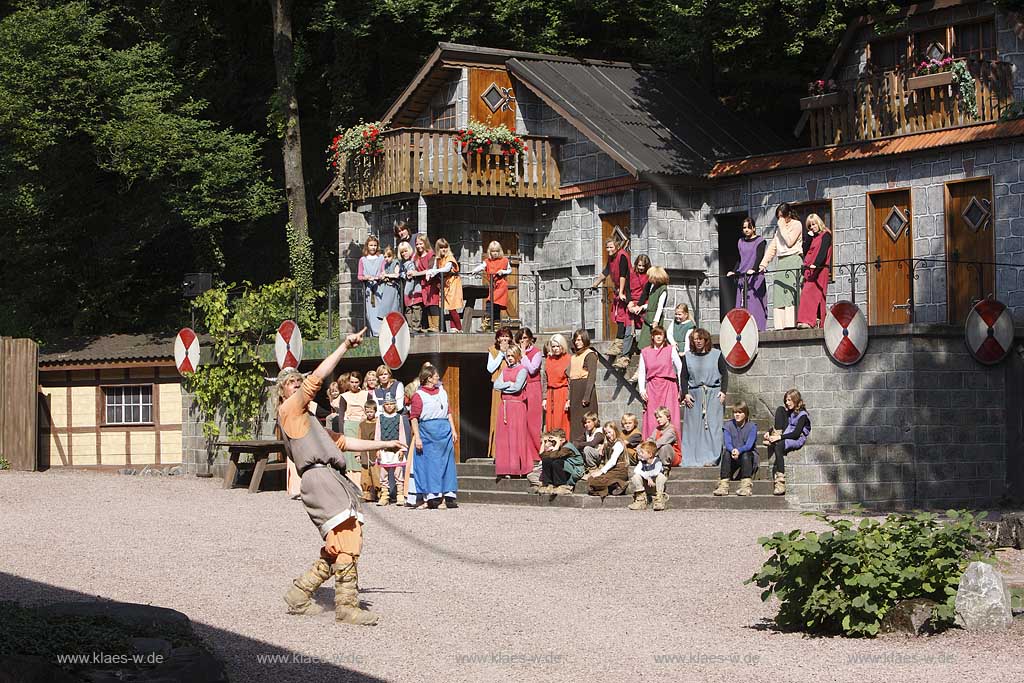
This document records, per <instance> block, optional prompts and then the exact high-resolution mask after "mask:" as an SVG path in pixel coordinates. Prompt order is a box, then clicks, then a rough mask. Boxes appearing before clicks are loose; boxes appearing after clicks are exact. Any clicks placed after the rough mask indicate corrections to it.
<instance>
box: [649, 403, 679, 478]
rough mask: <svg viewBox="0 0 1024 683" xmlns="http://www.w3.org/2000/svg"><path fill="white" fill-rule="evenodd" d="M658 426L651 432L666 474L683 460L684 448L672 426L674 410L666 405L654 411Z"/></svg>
mask: <svg viewBox="0 0 1024 683" xmlns="http://www.w3.org/2000/svg"><path fill="white" fill-rule="evenodd" d="M654 419H655V422H656V423H657V427H655V429H654V433H653V434H651V439H652V440H653V441H654V445H655V446H657V447H658V460H661V464H662V465H664V467H665V476H666V477H667V476H668V473H669V472H670V471H671V470H672V468H673V467H677V466H678V465H679V463H681V462H682V461H683V450H682V447H681V446H680V445H679V435H678V434H676V428H675V427H673V426H672V412H671V411H670V410H669V409H668V408H666V407H665V406H661V407H660V408H658V409H657V410H655V411H654Z"/></svg>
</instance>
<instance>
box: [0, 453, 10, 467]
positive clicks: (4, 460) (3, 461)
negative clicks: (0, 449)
mask: <svg viewBox="0 0 1024 683" xmlns="http://www.w3.org/2000/svg"><path fill="white" fill-rule="evenodd" d="M9 469H11V463H9V462H7V458H5V457H4V456H2V455H0V470H9Z"/></svg>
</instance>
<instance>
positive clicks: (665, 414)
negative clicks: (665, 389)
mask: <svg viewBox="0 0 1024 683" xmlns="http://www.w3.org/2000/svg"><path fill="white" fill-rule="evenodd" d="M654 414H655V415H661V416H662V417H667V418H669V419H672V411H670V410H669V409H668V408H667V407H666V406H659V407H658V409H657V410H655V411H654Z"/></svg>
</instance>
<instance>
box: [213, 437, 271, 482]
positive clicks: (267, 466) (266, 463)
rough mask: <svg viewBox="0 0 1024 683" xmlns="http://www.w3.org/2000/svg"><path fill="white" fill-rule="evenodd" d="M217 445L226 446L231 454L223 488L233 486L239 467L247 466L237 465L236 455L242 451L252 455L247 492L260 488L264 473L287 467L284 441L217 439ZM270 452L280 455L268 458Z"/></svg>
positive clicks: (245, 464)
mask: <svg viewBox="0 0 1024 683" xmlns="http://www.w3.org/2000/svg"><path fill="white" fill-rule="evenodd" d="M217 445H218V446H223V447H224V448H227V449H228V452H229V453H230V454H231V455H230V461H229V462H228V470H227V472H226V473H225V474H224V488H226V489H230V488H234V486H235V480H236V479H237V478H238V471H239V469H241V468H242V467H249V464H248V463H242V464H241V465H239V463H238V456H240V455H241V454H242V453H251V454H252V457H253V464H252V468H253V470H252V480H250V482H249V493H256V492H257V491H259V490H260V482H261V481H262V480H263V475H264V473H266V472H274V471H277V470H283V469H287V467H288V460H287V456H286V455H285V445H284V441H278V440H276V439H274V440H266V441H218V442H217ZM272 453H278V454H279V455H280V457H279V458H278V459H276V460H273V461H272V460H270V455H271V454H272Z"/></svg>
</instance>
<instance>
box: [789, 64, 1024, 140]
mask: <svg viewBox="0 0 1024 683" xmlns="http://www.w3.org/2000/svg"><path fill="white" fill-rule="evenodd" d="M967 67H968V70H969V71H970V72H971V75H973V76H974V82H975V98H976V101H977V105H978V118H977V119H972V118H971V117H970V116H969V115H968V114H967V113H966V112H965V111H964V110H963V104H962V103H961V102H960V99H959V98H958V97H957V96H956V95H955V93H954V88H953V86H952V85H948V84H947V85H934V86H931V87H919V88H915V87H913V86H914V85H915V83H913V82H912V81H913V79H912V78H908V76H907V75H906V74H905V73H902V72H897V71H890V72H887V73H885V74H883V75H881V76H876V77H872V78H865V79H861V80H859V81H857V82H856V83H854V84H852V87H849V88H847V89H845V90H841V91H840V92H838V93H835V95H838V97H835V96H829V95H826V96H825V98H830V100H832V102H829V100H826V99H824V98H822V100H821V102H822V103H825V106H821V107H819V108H812V106H813V102H810V100H811V98H808V100H805V102H804V103H802V106H804V108H806V109H809V114H810V115H809V117H808V120H807V125H808V127H809V128H810V133H811V145H812V146H813V147H824V146H826V145H841V144H846V143H851V142H857V141H861V140H874V139H877V138H883V137H888V136H890V135H908V134H910V133H921V132H925V131H930V130H940V129H943V128H953V127H956V126H965V125H969V124H971V123H979V122H985V121H995V120H996V119H998V118H999V115H1000V114H1001V113H1002V112H1003V110H1004V109H1006V108H1007V107H1008V106H1009V105H1010V104H1011V103H1012V102H1013V65H1012V64H1009V63H1008V62H990V61H974V60H969V61H967Z"/></svg>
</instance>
